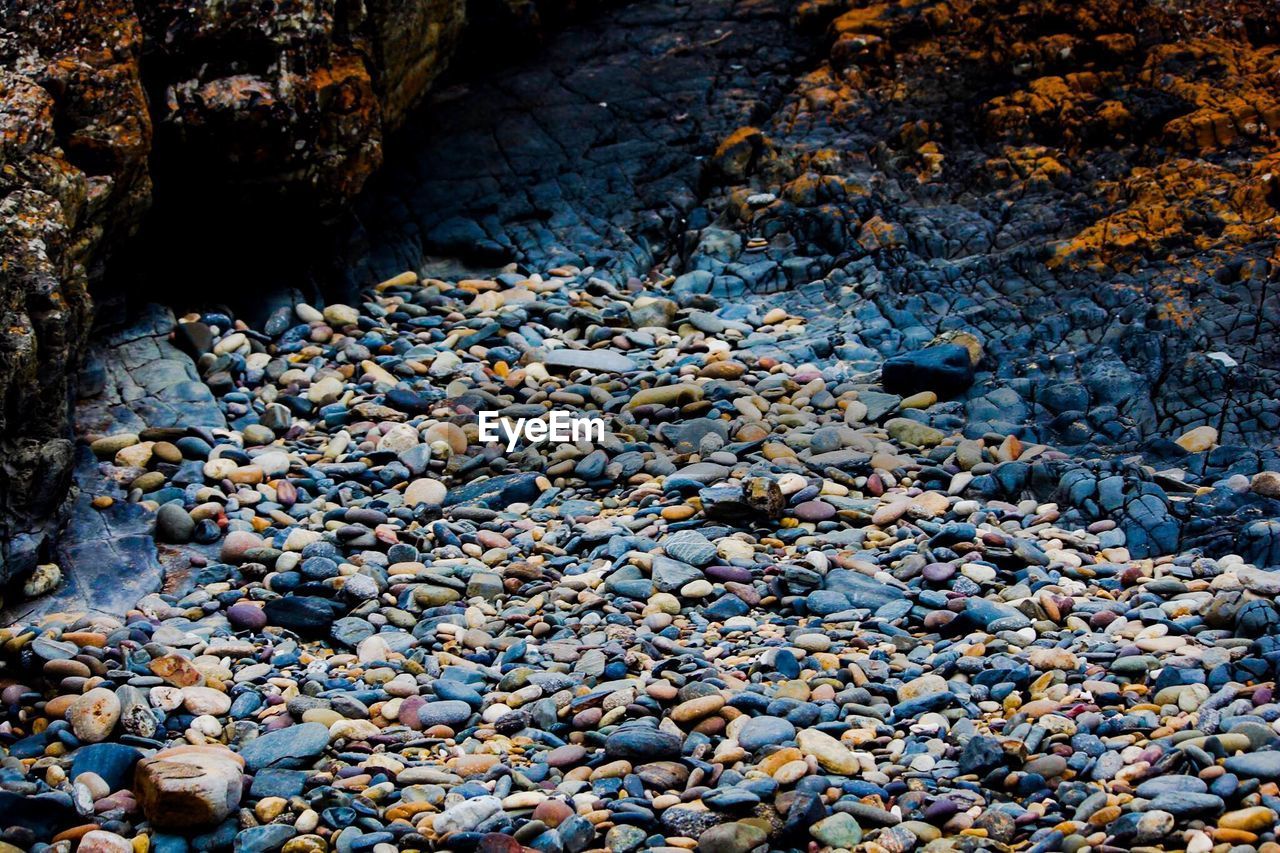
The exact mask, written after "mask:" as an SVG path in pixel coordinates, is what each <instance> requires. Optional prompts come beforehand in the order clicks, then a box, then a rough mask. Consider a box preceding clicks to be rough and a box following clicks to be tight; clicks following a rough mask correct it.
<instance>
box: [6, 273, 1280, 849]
mask: <svg viewBox="0 0 1280 853" xmlns="http://www.w3.org/2000/svg"><path fill="white" fill-rule="evenodd" d="M678 290H679V289H678V288H677V287H675V282H674V281H673V280H672V279H671V278H669V277H668V278H665V279H664V278H657V279H651V280H644V281H642V280H639V279H634V278H633V279H631V280H629V281H627V282H626V283H625V284H616V283H614V282H613V281H612V280H609V279H602V278H598V277H595V276H593V275H592V270H591V269H590V268H574V267H562V268H553V269H548V270H544V271H542V272H540V273H538V274H532V275H531V274H528V273H526V272H522V271H519V270H517V269H516V268H514V267H511V268H509V269H508V270H507V271H505V272H502V273H500V274H498V275H496V276H494V277H491V278H485V279H463V280H458V281H442V280H438V279H426V278H420V277H419V275H418V274H417V273H413V272H408V273H404V274H402V275H399V276H396V277H395V278H392V279H390V280H387V281H385V282H383V283H382V284H380V285H378V286H377V287H374V288H370V289H368V290H366V291H365V292H364V293H362V294H361V297H360V300H359V301H353V302H352V304H349V305H348V304H329V305H327V306H322V307H313V306H311V305H309V304H305V303H301V304H297V305H296V306H293V307H289V308H283V309H280V310H278V311H277V312H276V313H274V314H273V315H272V316H271V317H270V319H269V320H268V322H267V323H266V324H265V325H264V326H263V327H262V328H251V327H249V326H248V325H247V324H246V323H245V322H243V321H241V320H237V319H235V318H233V317H231V316H228V315H225V314H219V313H216V312H210V313H203V314H192V315H188V316H186V317H182V318H180V320H179V323H178V326H177V328H176V331H175V333H174V336H173V337H174V340H175V341H176V342H177V344H178V345H179V346H181V347H182V348H184V349H186V350H187V351H188V352H191V353H192V354H193V356H194V357H195V359H196V365H197V369H198V371H199V373H200V377H201V380H202V381H203V382H204V383H205V384H206V385H207V386H208V388H209V389H210V391H211V392H212V394H213V395H214V397H215V399H216V404H217V407H218V409H219V410H220V411H221V413H222V414H223V416H224V417H225V420H226V423H227V427H226V428H225V429H215V428H203V427H191V428H183V427H158V428H148V429H142V430H140V431H138V432H124V433H116V434H113V435H107V436H102V437H100V438H98V439H96V440H95V441H93V442H92V444H91V445H90V450H91V451H92V453H93V456H94V458H95V460H96V465H97V468H98V470H99V471H100V472H101V473H102V475H103V477H104V478H105V480H106V482H108V483H110V484H111V486H112V488H109V489H104V490H103V493H102V494H99V495H94V496H91V497H92V500H93V506H94V507H95V509H96V510H99V511H104V512H105V511H107V510H109V509H110V508H111V507H112V506H113V505H114V504H119V503H128V504H135V505H139V506H141V507H142V508H143V509H145V510H146V511H147V512H149V513H150V512H153V513H154V535H155V539H156V541H157V542H158V543H160V547H161V548H163V549H166V550H168V551H169V552H172V553H177V554H182V555H185V557H184V559H185V563H184V565H185V566H186V571H185V572H182V573H173V574H171V575H170V577H168V578H167V579H166V584H165V588H164V589H163V590H162V591H161V592H159V593H153V594H149V595H146V596H145V597H142V598H141V600H138V601H137V602H136V605H134V606H133V608H132V609H130V610H129V611H128V612H127V613H126V614H125V615H124V616H123V617H114V616H109V615H105V614H100V613H92V612H90V613H87V614H84V613H68V614H61V613H51V614H44V615H42V616H41V617H40V618H39V619H36V620H32V621H31V622H27V623H23V622H19V623H16V624H13V625H10V626H8V627H4V628H0V657H2V659H3V662H4V668H3V669H2V670H0V704H2V706H3V711H4V717H3V722H2V723H0V743H2V744H3V747H2V748H0V756H2V757H0V850H2V851H10V850H31V851H49V850H57V851H71V850H73V849H75V850H78V851H81V853H117V851H118V852H119V853H128V851H133V853H147V851H157V853H185V852H186V851H205V850H226V849H232V850H235V851H244V853H258V851H278V850H283V851H285V853H323V851H337V853H351V852H353V851H372V853H393V851H398V850H424V851H425V850H451V851H468V853H469V851H479V853H519V851H520V850H522V849H525V848H527V849H531V850H536V851H543V853H585V851H600V850H608V851H613V853H638V851H653V853H676V851H681V850H697V851H700V853H751V852H752V851H765V850H801V851H809V853H816V851H820V850H823V851H825V850H831V851H853V850H858V851H872V853H906V851H929V853H933V851H952V850H963V851H970V850H979V849H981V850H999V851H1007V850H1018V851H1024V853H1025V851H1035V853H1039V851H1068V853H1078V851H1121V850H1144V849H1145V850H1186V851H1188V853H1250V851H1259V853H1276V851H1280V844H1278V843H1277V812H1280V786H1278V785H1277V778H1278V777H1280V749H1278V748H1277V747H1280V704H1278V703H1277V702H1276V701H1275V697H1274V695H1273V692H1274V685H1275V671H1276V669H1275V668H1276V665H1277V663H1278V662H1280V640H1278V639H1277V634H1276V632H1277V629H1280V611H1278V610H1277V608H1276V605H1275V599H1276V597H1277V596H1280V573H1277V572H1274V571H1266V570H1265V569H1266V568H1267V567H1266V566H1265V565H1256V564H1252V563H1250V562H1248V561H1246V559H1245V558H1243V557H1242V556H1240V555H1238V554H1229V553H1228V554H1222V555H1219V556H1216V557H1210V556H1205V555H1204V554H1202V553H1200V552H1198V551H1187V552H1185V553H1160V552H1159V549H1155V548H1152V547H1151V545H1150V541H1151V540H1152V539H1154V538H1155V537H1156V533H1155V532H1152V531H1156V532H1158V530H1159V524H1160V518H1159V517H1156V518H1154V520H1152V519H1147V520H1144V524H1147V522H1149V524H1148V525H1147V527H1143V528H1139V527H1137V526H1136V525H1133V524H1118V523H1117V522H1116V520H1114V519H1113V518H1110V517H1108V511H1107V507H1109V506H1116V505H1117V504H1114V503H1113V502H1111V497H1110V496H1109V495H1110V494H1111V492H1113V491H1114V490H1117V489H1119V488H1121V484H1120V483H1119V482H1117V481H1120V480H1121V478H1120V477H1118V476H1112V475H1109V474H1108V472H1107V470H1105V466H1103V467H1100V464H1101V463H1096V462H1093V463H1090V462H1081V461H1077V460H1074V459H1072V458H1071V457H1070V455H1069V454H1066V453H1063V452H1060V451H1059V450H1057V449H1055V448H1054V447H1052V446H1049V445H1045V444H1035V443H1031V442H1027V441H1024V440H1021V439H1019V438H1018V437H1017V436H1016V435H1013V434H1004V435H1002V434H998V433H990V432H986V433H980V434H976V435H975V434H973V431H972V430H970V431H966V430H965V429H964V427H963V425H960V426H959V427H957V428H956V429H954V430H948V429H942V428H938V427H937V426H932V425H930V417H929V413H930V411H931V410H933V409H934V407H936V406H938V405H945V401H946V400H948V399H950V398H952V397H954V396H956V395H958V394H960V393H962V392H963V391H964V390H965V389H966V388H967V387H968V386H969V384H970V383H972V381H973V376H974V369H975V365H977V364H978V363H980V361H981V359H982V358H983V355H984V342H983V341H982V340H979V339H978V338H977V337H975V336H973V335H970V334H964V333H960V334H949V335H943V336H940V337H939V338H938V339H936V340H934V341H932V342H930V343H929V344H928V345H927V346H924V347H922V348H920V349H917V350H915V351H914V352H911V353H908V354H905V355H901V356H897V357H895V358H891V359H889V360H888V361H887V362H885V364H884V366H883V369H881V370H877V371H871V372H860V371H858V370H855V369H853V368H851V367H850V366H849V365H848V364H847V363H844V362H841V361H840V360H839V359H834V358H832V359H819V360H811V361H805V360H802V359H799V358H796V357H795V353H796V352H797V349H796V348H795V344H796V343H797V342H804V341H805V340H806V339H807V337H809V336H811V334H812V332H811V327H810V323H811V322H812V321H813V319H814V317H815V316H816V315H818V314H820V313H821V310H822V309H821V306H814V309H813V311H812V312H811V313H810V314H806V313H805V312H804V311H802V310H798V309H794V308H792V303H788V307H787V308H783V307H776V306H775V307H771V306H770V304H769V300H768V299H767V298H751V299H741V300H723V301H722V300H717V299H715V298H712V297H710V296H703V295H690V294H688V293H684V294H680V293H679V292H678ZM552 410H555V411H563V412H569V413H572V414H574V415H579V416H585V417H591V418H598V419H601V420H603V421H604V424H605V436H604V439H603V440H602V441H583V442H579V443H577V444H575V443H572V442H550V441H541V442H525V441H517V442H516V446H515V450H514V451H510V452H509V451H508V449H507V446H506V444H505V443H496V442H482V441H480V440H479V435H478V427H477V420H478V413H480V412H485V411H488V412H497V413H499V414H500V415H501V416H503V417H507V418H510V419H512V420H515V419H519V418H538V417H544V416H546V415H547V413H548V412H550V411H552ZM935 422H936V421H935ZM1216 438H1217V436H1216V431H1214V430H1212V429H1211V428H1204V427H1201V428H1197V429H1191V430H1187V431H1185V432H1183V433H1181V434H1177V435H1171V436H1169V439H1170V440H1171V441H1172V442H1174V443H1176V444H1177V445H1178V446H1179V447H1181V448H1182V449H1183V451H1185V452H1186V453H1187V454H1197V453H1206V452H1208V451H1210V450H1211V448H1212V447H1213V446H1214V444H1215V442H1216ZM1145 476H1146V477H1147V479H1148V482H1150V481H1151V480H1152V479H1153V478H1154V479H1157V480H1158V479H1159V477H1160V476H1166V477H1167V476H1168V475H1167V473H1165V474H1160V473H1159V472H1154V471H1147V473H1146V475H1145ZM1037 493H1039V494H1044V495H1045V496H1046V498H1045V499H1040V498H1036V497H1026V495H1028V494H1037ZM1224 495H1227V496H1230V495H1240V496H1253V497H1255V498H1276V497H1280V474H1278V473H1276V472H1274V471H1263V472H1261V473H1258V474H1255V475H1253V476H1252V477H1248V476H1242V475H1240V474H1234V475H1230V476H1224V477H1222V478H1218V479H1213V478H1210V479H1209V480H1207V481H1205V482H1201V483H1193V484H1192V485H1191V486H1190V487H1189V488H1188V489H1187V490H1186V492H1185V493H1184V494H1182V495H1181V496H1180V500H1184V501H1186V502H1188V503H1189V504H1197V503H1198V502H1199V503H1210V502H1212V501H1214V500H1219V499H1221V498H1222V496H1224ZM1140 534H1141V535H1142V536H1143V537H1144V538H1143V539H1142V542H1141V543H1135V542H1134V541H1131V540H1132V539H1133V538H1134V537H1137V536H1139V535H1140ZM60 580H61V578H60V576H59V570H58V568H57V567H56V566H52V565H49V566H43V567H42V568H41V569H40V570H39V571H37V573H36V575H35V576H34V577H33V578H32V579H31V580H29V581H28V583H27V587H28V589H27V590H26V591H27V592H28V593H29V594H30V595H33V596H35V595H39V594H40V593H41V592H44V591H47V590H48V589H51V588H53V587H55V586H56V585H57V584H58V583H59V581H60Z"/></svg>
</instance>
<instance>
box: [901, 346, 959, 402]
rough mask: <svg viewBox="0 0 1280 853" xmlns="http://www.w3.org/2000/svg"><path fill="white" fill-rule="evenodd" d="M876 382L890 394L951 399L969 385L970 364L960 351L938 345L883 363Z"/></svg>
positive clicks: (954, 347)
mask: <svg viewBox="0 0 1280 853" xmlns="http://www.w3.org/2000/svg"><path fill="white" fill-rule="evenodd" d="M880 379H881V382H882V384H883V385H884V389H885V390H886V391H889V392H891V393H894V394H915V393H916V392H918V391H933V392H934V393H936V394H937V395H938V396H939V397H942V398H947V397H955V396H956V395H958V394H962V393H964V392H965V391H966V390H967V389H968V388H969V386H970V385H972V384H973V363H972V362H971V361H970V359H969V351H968V350H967V349H965V348H964V347H962V346H960V345H959V344H942V345H940V346H934V347H926V348H925V349H922V350H916V351H915V352H909V353H904V354H903V355H898V356H894V357H893V358H890V359H888V360H886V361H885V363H884V368H883V370H882V372H881V375H880Z"/></svg>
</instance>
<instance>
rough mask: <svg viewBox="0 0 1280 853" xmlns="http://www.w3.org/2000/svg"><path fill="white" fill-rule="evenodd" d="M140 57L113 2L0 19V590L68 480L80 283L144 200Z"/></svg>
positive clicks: (136, 33) (132, 24)
mask: <svg viewBox="0 0 1280 853" xmlns="http://www.w3.org/2000/svg"><path fill="white" fill-rule="evenodd" d="M140 52H141V31H140V29H139V27H138V22H137V19H136V18H135V17H134V15H133V9H132V7H131V6H130V5H129V4H128V3H127V2H123V0H47V1H46V0H42V2H38V3H37V2H19V3H17V4H16V5H15V4H12V3H5V4H4V6H3V13H2V14H0V313H2V314H3V317H2V318H0V323H2V324H3V325H2V326H0V328H2V329H3V334H0V400H2V402H3V405H0V436H2V438H0V543H3V546H0V580H4V579H7V578H8V577H10V576H11V575H13V574H16V573H19V572H23V571H25V570H27V569H29V568H31V567H32V566H34V565H35V563H36V561H37V559H38V557H39V555H40V553H41V552H42V551H43V550H44V548H45V540H46V537H47V534H48V532H49V519H50V517H51V516H52V515H53V514H54V512H55V510H56V509H57V507H58V506H59V504H60V503H61V501H62V500H63V498H64V496H65V494H66V490H67V485H68V483H69V480H70V474H71V460H72V452H71V444H70V442H69V441H68V440H67V435H68V398H69V391H70V387H69V386H70V382H71V376H72V375H73V374H72V367H73V366H74V365H75V363H76V362H77V360H78V358H79V356H80V352H81V348H82V345H83V343H84V337H85V332H86V330H87V328H88V322H89V314H90V304H89V295H88V282H89V278H90V277H91V276H92V275H94V273H95V270H96V269H97V267H98V265H99V264H100V263H101V261H102V259H103V256H104V253H103V251H102V248H103V247H104V246H106V245H109V244H110V243H111V242H112V241H113V240H115V239H117V238H119V237H121V236H123V235H125V234H127V233H128V232H129V231H130V229H131V228H132V227H133V226H135V225H136V224H137V222H138V221H139V218H140V216H141V214H142V212H143V210H145V208H146V205H147V200H148V197H149V195H150V182H149V178H148V174H147V168H146V164H147V152H148V150H149V148H150V144H151V122H150V119H149V117H148V114H147V109H146V101H145V99H144V97H143V89H142V83H141V77H140V74H139V70H138V56H139V54H140Z"/></svg>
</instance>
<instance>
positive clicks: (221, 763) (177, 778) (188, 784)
mask: <svg viewBox="0 0 1280 853" xmlns="http://www.w3.org/2000/svg"><path fill="white" fill-rule="evenodd" d="M243 772H244V759H243V758H241V757H240V756H239V755H237V754H236V753H234V752H232V751H231V750H229V749H227V748H225V747H221V746H176V747H173V748H171V749H165V750H161V751H160V752H158V753H156V754H155V755H154V756H152V757H151V758H147V759H144V760H142V761H140V762H138V768H137V770H136V771H135V773H134V788H133V790H134V794H135V795H136V796H137V798H138V804H139V805H140V806H141V807H142V811H143V813H144V814H146V816H147V820H149V821H151V823H152V824H153V825H154V826H155V827H156V828H157V829H173V830H187V829H196V828H200V827H207V826H211V825H213V824H216V823H219V822H221V821H222V820H225V819H226V817H227V816H228V815H230V814H231V813H232V812H233V811H235V809H236V808H237V807H238V806H239V805H240V797H241V794H242V789H243V777H242V773H243Z"/></svg>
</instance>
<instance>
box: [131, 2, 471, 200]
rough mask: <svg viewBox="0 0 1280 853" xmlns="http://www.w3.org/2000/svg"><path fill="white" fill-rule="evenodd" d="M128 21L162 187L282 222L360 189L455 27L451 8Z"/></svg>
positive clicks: (181, 8)
mask: <svg viewBox="0 0 1280 853" xmlns="http://www.w3.org/2000/svg"><path fill="white" fill-rule="evenodd" d="M138 12H139V15H140V18H141V22H142V27H143V31H144V32H145V34H146V55H145V57H144V67H145V68H146V79H147V83H148V89H149V92H150V94H151V97H152V109H153V113H154V115H155V119H156V128H157V146H156V151H157V162H156V166H157V169H158V170H159V172H160V174H161V175H163V177H164V180H165V181H166V186H168V187H169V189H171V190H172V191H173V192H175V193H177V192H180V191H182V188H184V187H190V188H192V189H193V190H195V191H197V192H201V191H204V192H207V191H210V190H213V195H212V197H211V198H209V199H208V200H209V201H212V202H214V203H216V202H217V201H218V197H219V196H227V195H231V196H232V197H233V199H232V200H240V201H256V202H260V201H263V200H268V199H270V198H271V197H272V196H287V198H288V203H289V205H290V206H292V207H295V208H296V209H306V207H307V205H310V204H318V205H320V206H322V207H332V206H335V205H339V204H341V203H342V202H343V201H345V200H346V199H349V198H350V197H351V196H352V195H354V194H355V193H356V192H358V191H359V190H360V188H361V187H362V186H363V184H364V182H365V180H366V179H367V178H368V177H369V175H370V174H371V173H372V172H373V170H374V169H376V168H377V167H378V165H379V163H380V162H381V160H382V143H383V137H384V134H385V133H386V132H387V131H388V130H390V129H392V128H394V127H396V126H397V125H398V124H399V123H400V122H401V121H402V120H403V118H404V116H405V114H406V112H407V111H408V110H409V109H411V108H412V107H413V106H414V105H415V104H416V103H417V101H418V99H419V98H420V97H421V96H422V94H423V92H425V91H426V89H427V87H428V86H430V85H431V83H432V82H433V81H434V80H435V79H436V77H437V76H438V75H439V74H440V72H441V71H443V70H444V68H445V66H446V64H447V63H448V60H449V57H450V55H451V53H452V51H453V49H454V45H455V44H456V42H457V38H458V34H459V32H460V31H461V29H462V25H463V22H464V20H465V4H464V0H415V2H389V0H374V1H373V2H368V3H358V2H325V0H295V2H285V3H278V4H258V3H250V2H232V3H188V2H179V0H158V2H151V3H144V4H139V5H138ZM196 163H198V164H200V167H199V168H193V165H194V164H196Z"/></svg>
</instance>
